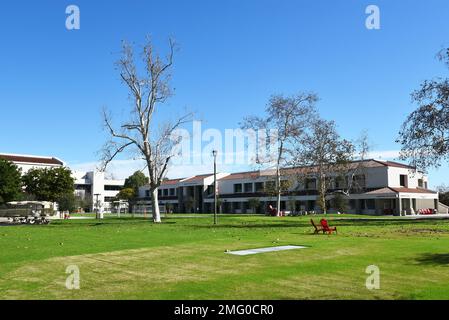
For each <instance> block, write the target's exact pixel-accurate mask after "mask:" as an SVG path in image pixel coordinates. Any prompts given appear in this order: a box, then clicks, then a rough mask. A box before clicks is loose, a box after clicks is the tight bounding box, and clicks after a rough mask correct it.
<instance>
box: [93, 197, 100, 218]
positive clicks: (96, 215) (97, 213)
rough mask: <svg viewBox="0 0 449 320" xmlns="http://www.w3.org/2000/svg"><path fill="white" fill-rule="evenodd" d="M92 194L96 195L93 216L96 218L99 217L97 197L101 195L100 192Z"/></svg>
mask: <svg viewBox="0 0 449 320" xmlns="http://www.w3.org/2000/svg"><path fill="white" fill-rule="evenodd" d="M94 196H95V197H96V200H95V217H96V218H97V219H100V208H99V202H98V197H99V196H101V194H100V193H96V194H94Z"/></svg>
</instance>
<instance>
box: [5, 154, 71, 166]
mask: <svg viewBox="0 0 449 320" xmlns="http://www.w3.org/2000/svg"><path fill="white" fill-rule="evenodd" d="M0 158H1V159H4V160H7V161H11V162H18V163H34V164H52V165H60V166H62V165H64V163H63V162H62V161H61V160H58V159H56V158H43V157H42V158H41V157H33V156H20V155H8V154H0Z"/></svg>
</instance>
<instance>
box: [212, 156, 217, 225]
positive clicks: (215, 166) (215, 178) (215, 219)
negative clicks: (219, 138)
mask: <svg viewBox="0 0 449 320" xmlns="http://www.w3.org/2000/svg"><path fill="white" fill-rule="evenodd" d="M217 153H218V152H217V150H213V151H212V155H213V156H214V224H217Z"/></svg>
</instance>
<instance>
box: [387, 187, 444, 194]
mask: <svg viewBox="0 0 449 320" xmlns="http://www.w3.org/2000/svg"><path fill="white" fill-rule="evenodd" d="M390 189H392V190H394V191H395V192H400V193H437V192H435V191H432V190H428V189H419V188H416V189H412V188H390Z"/></svg>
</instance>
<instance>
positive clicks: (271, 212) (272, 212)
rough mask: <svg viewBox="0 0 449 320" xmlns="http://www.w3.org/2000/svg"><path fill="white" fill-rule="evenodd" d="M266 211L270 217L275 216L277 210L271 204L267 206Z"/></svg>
mask: <svg viewBox="0 0 449 320" xmlns="http://www.w3.org/2000/svg"><path fill="white" fill-rule="evenodd" d="M268 212H269V213H270V216H272V217H276V216H277V215H278V211H277V210H276V209H275V208H273V206H272V205H271V204H270V205H269V206H268Z"/></svg>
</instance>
